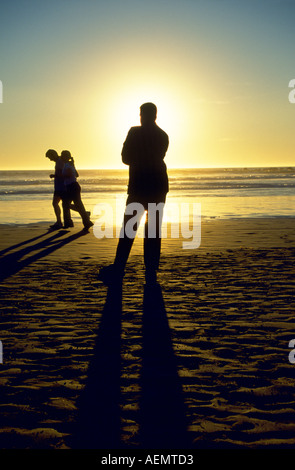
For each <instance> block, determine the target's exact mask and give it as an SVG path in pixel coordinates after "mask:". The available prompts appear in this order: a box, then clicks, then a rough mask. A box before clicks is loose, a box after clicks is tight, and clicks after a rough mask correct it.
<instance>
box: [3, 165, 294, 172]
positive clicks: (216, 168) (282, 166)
mask: <svg viewBox="0 0 295 470" xmlns="http://www.w3.org/2000/svg"><path fill="white" fill-rule="evenodd" d="M239 168H249V169H251V168H295V165H271V166H269V165H255V166H253V165H251V166H246V165H237V166H208V167H205V166H183V167H181V166H179V167H176V166H175V167H167V170H168V171H169V170H222V169H239ZM48 170H49V171H51V168H49V167H39V168H37V167H32V168H28V167H27V168H0V171H48ZM83 170H88V171H91V170H108V171H111V170H122V171H125V170H127V171H128V167H126V168H122V167H84V168H83V167H79V171H83Z"/></svg>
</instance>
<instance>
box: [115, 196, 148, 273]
mask: <svg viewBox="0 0 295 470" xmlns="http://www.w3.org/2000/svg"><path fill="white" fill-rule="evenodd" d="M144 211H145V209H144V206H143V205H142V204H141V203H140V202H137V201H136V200H135V199H134V198H131V197H128V198H127V201H126V208H125V213H124V219H123V225H122V228H121V233H120V238H119V242H118V245H117V251H116V257H115V261H114V266H115V268H116V269H118V270H120V271H122V272H123V271H124V269H125V266H126V263H127V260H128V257H129V254H130V251H131V248H132V245H133V242H134V239H135V236H136V232H137V230H138V227H139V224H140V221H141V219H142V216H143V214H144Z"/></svg>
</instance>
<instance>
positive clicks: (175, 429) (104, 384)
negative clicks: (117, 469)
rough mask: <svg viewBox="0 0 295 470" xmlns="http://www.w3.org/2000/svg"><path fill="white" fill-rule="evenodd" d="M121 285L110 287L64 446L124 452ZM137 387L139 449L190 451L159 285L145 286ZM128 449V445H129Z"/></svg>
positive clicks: (182, 403) (125, 444)
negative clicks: (138, 399) (139, 377)
mask: <svg viewBox="0 0 295 470" xmlns="http://www.w3.org/2000/svg"><path fill="white" fill-rule="evenodd" d="M121 320H122V285H116V286H112V287H109V289H108V293H107V300H106V303H105V306H104V309H103V312H102V317H101V322H100V325H99V329H98V333H97V337H96V341H95V346H94V351H93V357H92V359H91V361H90V365H89V369H88V376H87V379H86V383H85V388H84V389H83V391H82V393H81V395H80V397H79V399H78V400H77V408H78V416H77V420H76V423H75V428H74V430H73V434H72V437H71V438H70V442H69V445H70V447H71V448H75V449H124V448H125V449H126V448H128V447H129V445H128V443H123V442H122V440H121V410H120V402H121V398H122V397H121V390H120V385H121V366H122V364H121V330H122V325H121ZM142 354H143V362H142V375H141V380H140V385H141V389H142V393H141V400H140V411H139V415H138V419H139V429H140V431H139V436H138V438H139V442H138V445H135V447H138V448H141V449H157V448H162V449H173V448H174V449H176V448H178V449H179V448H190V447H191V446H190V443H189V439H188V435H187V423H186V410H185V406H184V399H183V393H182V387H181V383H180V380H179V376H178V373H177V365H176V358H175V355H174V351H173V347H172V341H171V336H170V329H169V325H168V320H167V315H166V310H165V306H164V302H163V297H162V292H161V287H160V286H158V285H157V286H155V287H152V288H149V287H145V292H144V311H143V351H142ZM132 447H133V446H132Z"/></svg>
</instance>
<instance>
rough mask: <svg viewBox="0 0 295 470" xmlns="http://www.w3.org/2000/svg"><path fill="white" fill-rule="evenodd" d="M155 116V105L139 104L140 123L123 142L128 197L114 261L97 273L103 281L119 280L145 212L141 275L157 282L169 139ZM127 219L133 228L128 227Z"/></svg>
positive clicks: (108, 282) (166, 184)
mask: <svg viewBox="0 0 295 470" xmlns="http://www.w3.org/2000/svg"><path fill="white" fill-rule="evenodd" d="M156 118H157V108H156V106H155V105H154V104H153V103H145V104H143V105H142V106H141V107H140V119H141V126H136V127H132V128H131V129H130V130H129V132H128V135H127V138H126V140H125V142H124V144H123V149H122V161H123V163H125V164H126V165H129V184H128V197H127V201H126V208H125V213H124V221H123V226H122V229H121V234H120V239H119V242H118V246H117V252H116V257H115V261H114V264H112V265H110V266H106V267H104V268H102V269H101V270H100V272H99V275H98V278H99V279H100V280H102V281H103V282H104V283H106V284H110V283H112V282H113V281H117V280H122V279H123V276H124V271H125V266H126V263H127V260H128V256H129V253H130V250H131V247H132V244H133V241H134V238H135V235H136V230H137V228H138V226H139V223H140V220H141V218H142V216H143V214H144V212H145V211H147V215H146V221H145V237H144V263H145V278H146V282H147V283H148V284H150V283H156V282H157V270H158V268H159V262H160V252H161V233H160V231H161V224H162V216H163V209H164V204H165V201H166V195H167V192H168V190H169V184H168V176H167V169H166V164H165V162H164V157H165V155H166V152H167V149H168V145H169V138H168V135H167V134H166V132H164V131H163V130H162V129H160V127H159V126H158V125H157V124H156ZM134 213H135V215H134ZM131 219H132V226H135V228H134V230H132V229H131V227H130V225H131ZM133 221H134V222H133Z"/></svg>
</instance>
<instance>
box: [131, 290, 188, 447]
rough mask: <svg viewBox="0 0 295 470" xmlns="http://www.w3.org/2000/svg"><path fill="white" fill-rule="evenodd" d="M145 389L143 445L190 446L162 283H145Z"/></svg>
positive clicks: (142, 420) (143, 381)
mask: <svg viewBox="0 0 295 470" xmlns="http://www.w3.org/2000/svg"><path fill="white" fill-rule="evenodd" d="M141 389H142V397H141V407H140V408H141V411H140V428H141V433H140V440H141V448H143V449H173V448H174V449H176V448H178V449H182V448H190V447H191V443H190V442H189V437H188V433H187V418H186V416H187V414H186V408H185V404H184V397H183V391H182V387H181V383H180V379H179V376H178V372H177V363H176V357H175V354H174V351H173V346H172V340H171V334H170V328H169V324H168V318H167V313H166V309H165V305H164V300H163V296H162V290H161V287H160V286H159V285H155V286H153V287H148V286H145V291H144V305H143V363H142V376H141Z"/></svg>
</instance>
